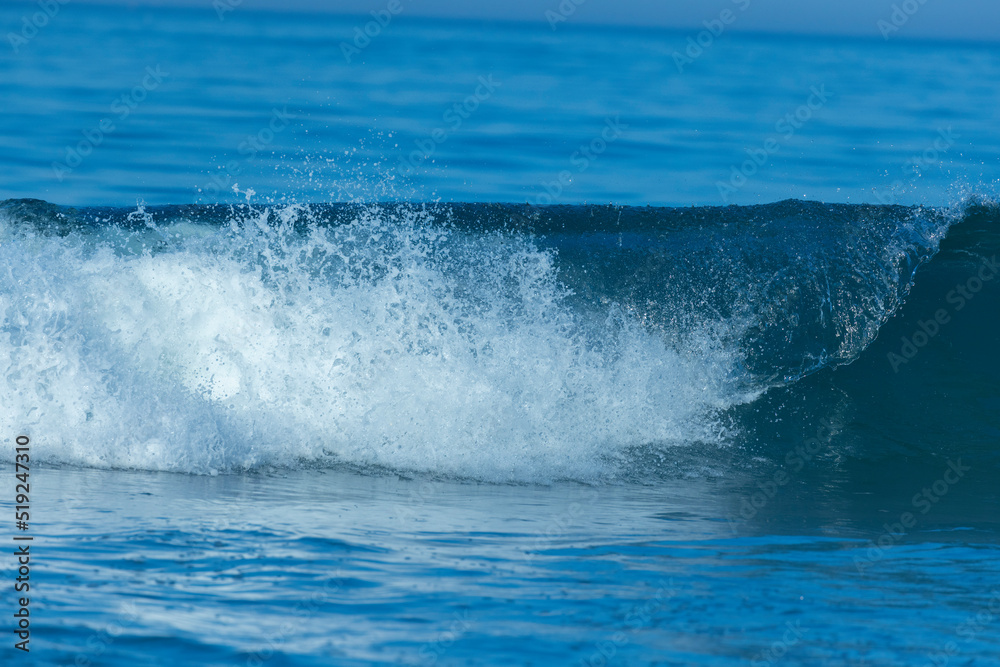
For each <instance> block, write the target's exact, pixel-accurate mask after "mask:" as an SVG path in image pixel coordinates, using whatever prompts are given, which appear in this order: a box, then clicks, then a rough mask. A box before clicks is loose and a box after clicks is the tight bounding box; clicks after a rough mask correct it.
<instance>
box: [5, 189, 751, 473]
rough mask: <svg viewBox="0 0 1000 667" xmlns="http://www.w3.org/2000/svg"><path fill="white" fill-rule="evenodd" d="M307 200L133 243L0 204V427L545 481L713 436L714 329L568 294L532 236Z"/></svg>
mask: <svg viewBox="0 0 1000 667" xmlns="http://www.w3.org/2000/svg"><path fill="white" fill-rule="evenodd" d="M307 214H308V211H304V210H303V209H300V208H295V207H289V208H285V209H279V210H274V211H270V212H267V211H264V210H261V211H258V212H256V213H253V214H247V215H245V216H243V217H240V218H234V219H233V220H232V221H231V223H230V224H229V225H228V226H225V227H222V228H211V227H207V226H203V225H192V223H190V222H188V221H184V220H179V221H177V223H176V224H175V225H173V226H172V227H163V226H162V225H161V226H160V227H159V228H158V229H150V230H148V231H147V232H144V235H138V236H135V237H133V238H131V239H129V240H128V242H121V241H115V240H113V239H114V238H116V237H115V235H114V234H111V232H110V231H109V230H105V231H103V232H96V231H95V232H94V233H93V234H78V233H75V234H73V235H70V236H68V237H61V238H60V237H55V236H42V235H37V234H32V233H25V232H23V231H22V230H19V229H18V228H17V223H16V222H12V221H0V226H2V227H3V228H4V229H3V230H2V232H0V238H2V239H4V242H3V243H2V245H0V262H2V264H3V266H4V267H5V269H6V270H5V271H4V272H3V274H2V275H0V312H2V313H3V317H4V323H3V328H2V330H0V369H2V383H3V384H2V396H3V407H4V409H3V411H2V413H0V429H2V431H3V432H5V433H14V432H18V433H24V432H27V433H29V434H30V435H31V436H32V438H33V440H34V442H35V443H37V444H36V447H35V450H34V451H35V454H36V456H41V457H43V458H44V459H46V460H49V461H53V462H63V463H70V464H77V465H87V466H100V467H126V468H141V469H150V470H171V471H181V472H197V473H204V472H211V471H214V470H241V469H247V468H253V467H256V466H260V465H288V466H298V465H315V464H317V463H327V462H333V461H337V462H347V463H350V464H356V465H361V466H370V465H377V466H388V467H392V468H396V469H403V470H414V471H435V472H439V473H443V474H450V475H460V476H468V477H474V478H479V479H485V480H521V481H544V480H551V479H556V478H576V479H593V478H600V477H604V476H607V475H609V474H614V472H615V468H616V462H617V461H618V460H619V459H620V458H621V456H622V455H623V454H624V453H625V452H626V451H627V450H629V449H630V448H632V447H635V446H639V445H651V446H658V447H668V446H674V445H682V444H687V443H691V442H695V441H707V440H718V439H719V437H720V436H719V435H718V432H719V426H718V425H717V424H716V422H715V418H714V415H715V414H716V411H717V410H719V409H722V408H725V407H726V406H728V405H730V404H731V403H732V402H733V401H734V400H738V399H739V397H737V396H736V395H735V389H734V386H733V382H732V381H731V379H730V378H731V375H732V371H733V369H734V367H736V366H737V365H738V364H739V362H740V359H739V354H738V353H737V352H736V351H735V350H733V349H728V348H727V347H726V346H725V345H723V344H722V343H720V342H719V340H720V339H719V337H717V336H713V335H710V334H709V333H707V332H687V333H686V334H685V335H684V336H682V337H681V339H682V342H681V343H679V344H678V343H677V342H676V338H674V337H672V340H675V342H673V343H671V346H670V347H668V345H667V343H665V342H664V340H663V338H661V337H659V336H657V335H654V334H652V333H649V332H647V331H646V330H644V329H643V328H642V327H641V326H640V325H639V324H637V323H636V321H635V320H634V319H633V318H632V317H631V316H629V315H625V314H623V313H622V312H620V311H619V310H617V309H616V308H615V307H614V306H613V305H611V306H609V307H608V308H607V310H606V311H604V312H600V313H593V312H591V313H582V312H577V311H574V310H573V309H571V308H570V306H569V304H568V302H567V298H566V297H567V293H566V290H565V288H564V287H563V286H562V285H561V284H560V282H559V280H558V271H557V269H556V265H557V262H556V258H555V257H554V256H553V255H552V254H551V253H549V252H544V251H542V250H539V249H538V248H537V247H536V246H535V245H534V244H533V243H532V242H531V240H530V239H526V238H521V237H517V236H513V235H501V234H499V233H495V234H485V235H472V234H464V233H460V232H458V231H456V230H453V229H449V228H447V227H446V226H444V225H442V224H440V223H436V222H434V221H432V220H431V219H430V217H429V216H428V215H427V214H423V213H419V212H415V211H414V212H409V213H398V212H397V213H392V214H390V213H386V212H385V211H380V210H378V209H371V210H368V211H364V212H362V213H360V214H359V216H358V218H357V219H356V220H354V221H353V222H351V223H350V224H346V225H343V226H340V227H323V226H316V225H311V226H309V228H308V231H307V232H305V233H302V232H301V231H300V232H296V231H294V229H293V225H292V223H293V222H294V221H296V220H299V221H300V222H301V216H303V215H307ZM140 241H141V243H140ZM142 243H145V244H146V246H147V247H148V248H154V243H159V246H158V247H155V248H154V249H153V250H146V251H144V252H141V253H136V252H134V251H131V250H129V248H134V247H140V246H141V244H142Z"/></svg>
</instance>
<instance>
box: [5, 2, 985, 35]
mask: <svg viewBox="0 0 1000 667" xmlns="http://www.w3.org/2000/svg"><path fill="white" fill-rule="evenodd" d="M0 1H3V0H0ZM8 1H9V0H8ZM76 1H88V0H76ZM89 1H90V2H100V3H102V4H120V5H130V6H143V5H160V6H169V5H173V6H189V7H205V8H206V9H208V10H211V8H212V5H213V3H214V2H223V3H228V4H230V5H239V7H240V8H241V9H243V10H246V9H257V8H259V9H272V10H304V11H322V12H331V13H341V14H361V15H364V14H368V13H369V12H372V11H379V10H385V9H386V8H387V6H388V5H389V4H390V3H391V2H399V3H400V6H401V7H402V10H401V11H402V12H405V13H407V14H408V15H411V16H433V17H451V18H472V19H503V20H519V21H536V22H540V23H546V22H549V20H550V19H552V20H553V21H559V19H558V18H553V17H560V16H561V17H565V18H567V22H569V21H572V22H578V23H581V24H604V25H608V24H615V25H641V26H651V27H665V28H677V29H694V28H700V27H702V25H703V23H704V22H705V21H713V20H715V19H718V18H719V16H720V14H721V13H722V12H723V11H724V10H726V9H727V8H728V9H730V10H732V11H733V12H734V15H737V16H738V19H734V21H733V23H732V25H731V26H730V29H731V30H734V31H766V32H782V33H799V34H840V35H857V36H869V37H875V38H877V39H882V38H883V35H890V36H891V37H893V38H897V37H899V38H903V37H905V38H908V39H926V38H931V39H971V40H985V41H996V40H997V39H998V38H1000V2H998V0H836V1H835V2H830V1H829V0H822V1H818V0H663V1H661V2H655V1H653V0H505V1H504V2H501V3H493V2H489V3H487V2H482V1H481V0H480V2H475V1H470V0H335V1H324V0H89ZM547 12H550V13H548V14H547ZM880 21H882V22H884V23H882V24H880ZM895 27H898V28H900V30H898V31H895V30H893V28H895Z"/></svg>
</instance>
